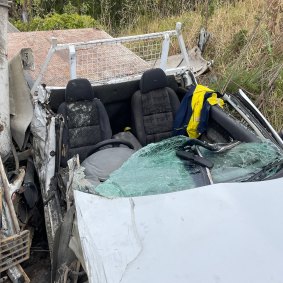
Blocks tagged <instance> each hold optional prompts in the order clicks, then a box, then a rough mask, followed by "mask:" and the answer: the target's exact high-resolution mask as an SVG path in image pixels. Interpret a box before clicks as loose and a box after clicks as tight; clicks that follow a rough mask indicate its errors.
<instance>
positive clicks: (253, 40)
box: [120, 0, 283, 130]
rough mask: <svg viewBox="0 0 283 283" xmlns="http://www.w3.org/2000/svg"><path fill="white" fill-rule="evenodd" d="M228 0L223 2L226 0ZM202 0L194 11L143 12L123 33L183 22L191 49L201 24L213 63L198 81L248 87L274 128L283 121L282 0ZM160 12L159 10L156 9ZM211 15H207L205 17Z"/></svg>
mask: <svg viewBox="0 0 283 283" xmlns="http://www.w3.org/2000/svg"><path fill="white" fill-rule="evenodd" d="M222 2H224V3H222ZM222 2H221V3H220V0H211V1H210V3H212V4H213V5H214V6H213V7H209V9H210V10H212V11H211V12H210V14H209V15H208V9H207V7H208V6H206V5H204V3H206V1H199V4H198V5H197V6H196V7H195V10H194V11H188V12H184V13H182V14H180V15H178V16H174V17H166V18H161V17H155V18H152V17H148V16H139V17H138V18H136V20H135V21H134V22H133V25H131V26H128V27H127V28H126V29H122V30H121V31H120V34H121V35H122V34H123V35H127V34H139V33H148V32H155V31H160V30H168V29H173V28H174V26H175V23H176V22H177V21H180V22H182V23H183V35H184V38H185V40H186V43H187V46H188V47H193V46H194V45H196V43H197V37H198V33H199V31H200V28H201V27H203V26H207V29H208V31H209V32H210V33H211V38H210V41H209V44H208V45H207V47H206V51H205V53H204V57H206V58H207V59H210V60H211V59H213V60H214V61H215V65H214V68H213V72H212V73H210V75H209V76H205V77H203V78H200V82H202V83H204V84H209V85H210V86H212V87H214V88H217V89H218V90H225V91H227V92H231V93H232V92H234V91H236V90H237V89H238V88H239V87H241V88H243V89H244V90H246V91H247V92H248V93H249V94H250V96H251V98H252V99H253V100H254V101H255V103H256V104H257V105H258V106H259V108H260V109H261V110H262V112H263V113H264V114H265V115H266V116H267V117H268V119H269V120H270V122H271V123H272V124H273V125H274V127H275V128H276V129H277V130H279V129H282V127H283V126H282V125H283V104H282V102H283V4H282V3H283V2H282V0H271V1H266V0H239V1H234V3H230V2H231V1H230V2H228V1H222ZM155 13H156V14H157V11H155ZM207 15H208V16H207Z"/></svg>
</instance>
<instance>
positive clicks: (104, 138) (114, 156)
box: [58, 78, 134, 181]
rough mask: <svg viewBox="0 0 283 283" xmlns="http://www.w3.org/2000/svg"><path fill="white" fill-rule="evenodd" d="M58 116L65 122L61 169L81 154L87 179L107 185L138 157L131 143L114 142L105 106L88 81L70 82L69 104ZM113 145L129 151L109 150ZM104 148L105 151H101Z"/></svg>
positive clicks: (67, 101) (59, 111)
mask: <svg viewBox="0 0 283 283" xmlns="http://www.w3.org/2000/svg"><path fill="white" fill-rule="evenodd" d="M58 114H61V115H62V116H63V118H64V128H63V133H62V153H61V156H62V158H61V166H63V167H65V166H66V165H67V161H68V160H69V159H70V158H72V157H73V156H74V155H76V154H78V155H79V158H80V162H82V166H83V167H85V174H86V177H87V178H90V179H92V180H94V179H95V180H96V181H104V180H105V179H107V178H108V175H109V174H110V173H111V172H112V171H114V170H116V169H118V168H119V167H120V166H121V165H122V164H123V162H124V161H126V160H127V159H128V158H129V157H130V156H131V155H132V154H133V153H134V150H133V146H132V145H131V144H130V143H129V142H127V141H124V140H118V139H111V137H112V130H111V126H110V122H109V118H108V115H107V112H106V110H105V108H104V105H103V104H102V102H101V101H100V100H99V99H97V98H95V94H94V92H93V89H92V87H91V84H90V82H89V81H88V80H87V79H83V78H80V79H74V80H70V81H69V82H68V84H67V87H66V91H65V102H63V103H62V104H61V105H60V106H59V108H58ZM113 144H114V145H117V144H124V145H127V146H128V147H115V148H112V147H109V146H110V145H113ZM114 145H113V146H114ZM105 146H107V147H106V148H105ZM100 148H103V150H101V151H98V150H99V149H100Z"/></svg>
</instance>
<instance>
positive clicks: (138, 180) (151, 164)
mask: <svg viewBox="0 0 283 283" xmlns="http://www.w3.org/2000/svg"><path fill="white" fill-rule="evenodd" d="M187 140H188V138H187V137H184V136H177V137H173V138H170V139H167V140H164V141H161V142H158V143H152V144H149V145H147V146H145V147H144V148H142V149H140V150H139V151H137V152H136V153H135V154H133V155H132V156H131V157H130V159H129V160H128V161H126V162H125V163H124V164H123V165H122V167H121V168H119V169H118V170H116V171H115V172H113V173H112V174H111V175H110V178H109V179H108V180H107V181H105V182H104V183H102V184H101V185H99V186H98V187H96V189H95V190H96V192H97V193H98V194H100V195H103V196H106V197H129V196H144V195H153V194H161V193H169V192H175V191H180V190H184V189H189V188H194V187H195V186H196V182H195V181H194V178H193V173H194V172H195V173H197V172H198V171H199V170H198V169H197V167H194V166H192V168H191V170H192V171H191V174H190V173H189V172H188V170H187V168H186V166H184V164H183V161H182V160H180V159H179V158H178V157H177V156H176V154H175V151H176V150H177V149H179V148H180V147H181V146H182V145H183V144H184V143H185V142H186V141H187Z"/></svg>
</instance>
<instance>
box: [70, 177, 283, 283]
mask: <svg viewBox="0 0 283 283" xmlns="http://www.w3.org/2000/svg"><path fill="white" fill-rule="evenodd" d="M75 203H76V210H77V219H78V228H79V233H80V238H81V243H82V249H83V253H84V258H85V263H86V266H87V272H88V276H89V282H90V283H94V282H108V283H114V282H122V283H130V282H135V283H144V282H154V283H156V282H162V283H172V282H176V283H177V282H179V283H181V282H184V283H185V282H186V283H187V282H193V283H197V282H198V283H212V282H213V283H215V282H216V283H220V282H223V283H239V282H241V283H248V282H249V283H250V282H257V283H270V282H274V283H280V282H283V268H282V264H283V240H282V239H283V217H282V215H283V205H282V203H283V179H277V180H272V181H265V182H257V183H234V184H215V185H211V186H207V187H202V188H197V189H192V190H187V191H181V192H176V193H170V194H164V195H155V196H146V197H136V198H133V199H130V198H120V199H113V200H110V199H105V198H102V197H99V196H95V195H90V194H86V193H83V192H79V191H75Z"/></svg>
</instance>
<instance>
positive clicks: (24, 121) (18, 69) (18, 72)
mask: <svg viewBox="0 0 283 283" xmlns="http://www.w3.org/2000/svg"><path fill="white" fill-rule="evenodd" d="M9 92H10V114H11V122H10V123H11V133H12V137H13V138H14V140H15V142H16V143H17V145H18V146H19V148H20V149H21V148H22V147H23V144H24V140H25V133H26V130H27V128H28V126H29V124H30V122H31V120H32V116H33V107H32V102H31V99H30V89H29V87H28V85H27V82H26V80H25V77H24V71H23V65H22V58H21V54H20V53H19V54H18V55H17V56H15V57H14V58H13V59H11V60H10V61H9Z"/></svg>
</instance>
